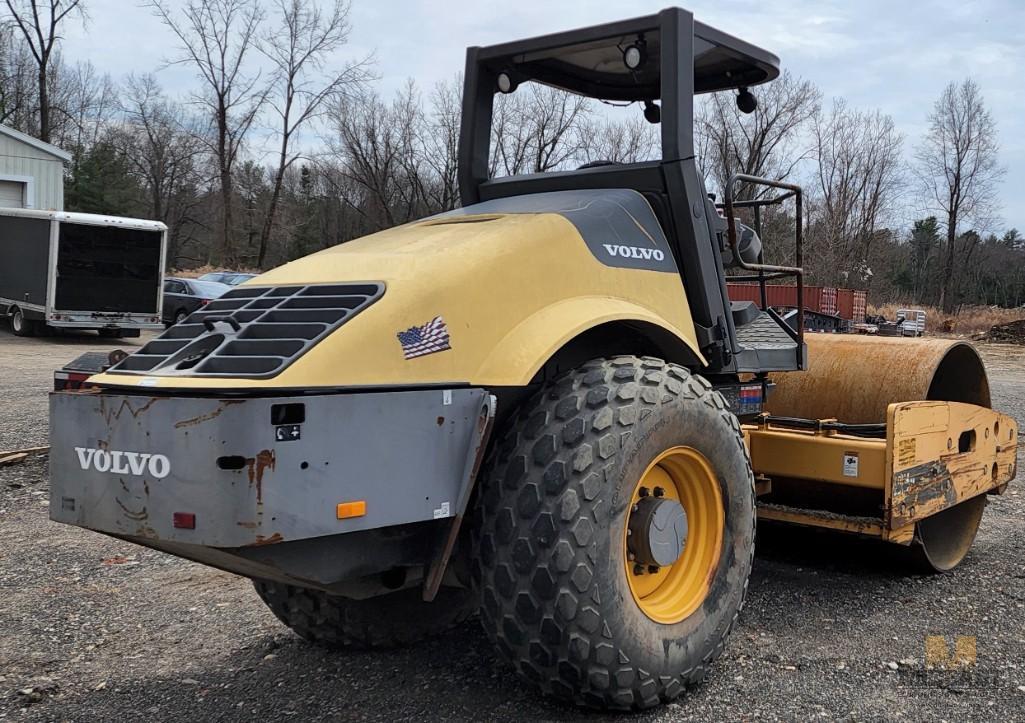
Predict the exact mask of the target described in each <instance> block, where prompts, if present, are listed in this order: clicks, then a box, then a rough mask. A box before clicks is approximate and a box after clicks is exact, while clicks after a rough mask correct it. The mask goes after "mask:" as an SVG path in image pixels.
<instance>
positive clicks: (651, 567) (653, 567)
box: [648, 565, 659, 575]
mask: <svg viewBox="0 0 1025 723" xmlns="http://www.w3.org/2000/svg"><path fill="white" fill-rule="evenodd" d="M658 570H659V567H658V565H648V572H650V573H651V574H652V575H654V574H655V573H656V572H658Z"/></svg>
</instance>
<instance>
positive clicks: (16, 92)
mask: <svg viewBox="0 0 1025 723" xmlns="http://www.w3.org/2000/svg"><path fill="white" fill-rule="evenodd" d="M34 65H35V60H34V59H33V57H32V55H31V53H30V52H29V49H28V44H27V43H25V41H24V40H23V39H22V36H21V31H19V30H18V29H17V26H15V25H14V24H13V23H11V24H8V25H5V24H3V23H0V123H3V124H4V125H9V126H11V127H13V128H16V129H18V130H20V131H23V132H25V133H29V134H33V135H34V134H37V133H38V130H37V129H36V128H35V125H36V123H35V118H34V117H33V115H34V112H35V94H36V93H37V92H38V88H37V89H36V90H33V85H34V84H35V82H36V80H35V77H34V76H35V71H33V66H34Z"/></svg>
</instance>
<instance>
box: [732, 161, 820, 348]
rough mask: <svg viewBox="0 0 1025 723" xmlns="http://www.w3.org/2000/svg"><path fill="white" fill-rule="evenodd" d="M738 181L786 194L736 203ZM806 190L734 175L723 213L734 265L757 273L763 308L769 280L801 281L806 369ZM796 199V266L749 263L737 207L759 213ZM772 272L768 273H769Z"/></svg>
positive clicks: (800, 342)
mask: <svg viewBox="0 0 1025 723" xmlns="http://www.w3.org/2000/svg"><path fill="white" fill-rule="evenodd" d="M738 181H743V182H745V183H750V184H753V185H758V186H769V187H770V188H779V189H783V190H784V191H786V193H783V194H781V195H779V196H777V197H775V198H770V199H751V200H746V201H734V200H733V188H734V186H736V185H737V182H738ZM802 196H803V191H802V189H801V187H800V186H798V185H796V184H794V183H784V182H783V181H774V180H772V179H771V178H761V177H760V176H752V175H749V174H747V173H734V174H733V175H732V176H730V178H729V180H728V181H727V182H726V188H725V189H723V211H724V213H725V215H726V234H727V235H726V238H727V240H728V241H729V244H730V250H731V251H732V252H733V262H734V263H735V264H737V266H739V267H740V268H742V269H745V270H747V271H757V272H758V275H757V277H756V278H757V280H758V282H759V286H760V289H761V296H762V307H763V309H764V307H765V306H766V305H767V304H766V301H765V300H766V291H765V281H766V279H769V278H780V277H782V276H793V277H795V278H796V280H797V366H798V368H803V366H804V363H803V362H804V268H803V267H802V264H803V262H804V257H803V253H802V246H803V244H804V225H803V220H804V218H803V217H804V214H803V204H802V200H803V199H802ZM789 198H793V199H794V205H795V216H796V219H795V220H796V226H797V228H796V231H795V234H794V248H795V251H794V262H795V263H796V266H778V265H774V264H764V263H753V264H752V263H748V262H747V261H745V260H744V259H743V258H741V256H740V239H739V238H738V237H737V222H736V219H735V218H734V217H733V212H734V209H737V208H752V207H753V208H755V210H756V211H757V210H758V209H759V208H761V207H762V206H771V205H775V204H778V203H782V202H783V201H785V200H787V199H789ZM766 272H768V273H766Z"/></svg>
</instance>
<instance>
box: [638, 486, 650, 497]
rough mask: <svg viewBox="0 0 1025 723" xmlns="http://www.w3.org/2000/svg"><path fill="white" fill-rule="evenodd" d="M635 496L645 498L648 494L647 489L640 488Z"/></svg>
mask: <svg viewBox="0 0 1025 723" xmlns="http://www.w3.org/2000/svg"><path fill="white" fill-rule="evenodd" d="M637 494H639V495H640V496H641V497H647V496H648V494H649V493H648V488H647V487H641V489H640V490H639V491H638V492H637Z"/></svg>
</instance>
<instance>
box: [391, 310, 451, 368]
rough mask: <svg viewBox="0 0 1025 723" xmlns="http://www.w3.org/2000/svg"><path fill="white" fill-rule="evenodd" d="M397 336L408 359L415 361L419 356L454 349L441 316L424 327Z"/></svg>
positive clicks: (415, 327) (412, 328)
mask: <svg viewBox="0 0 1025 723" xmlns="http://www.w3.org/2000/svg"><path fill="white" fill-rule="evenodd" d="M395 336H396V337H398V339H399V344H401V345H402V353H403V354H404V355H405V357H406V359H415V358H416V357H418V356H424V355H426V354H434V353H435V352H439V351H445V350H446V349H451V348H452V344H451V343H450V339H449V336H448V327H447V326H446V325H445V320H444V319H442V318H441V317H440V316H436V317H434V318H433V319H431V320H430V321H428V322H427V323H426V324H424V325H423V326H411V327H409V328H408V329H406V330H405V331H400V332H399V333H398V334H396V335H395Z"/></svg>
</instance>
